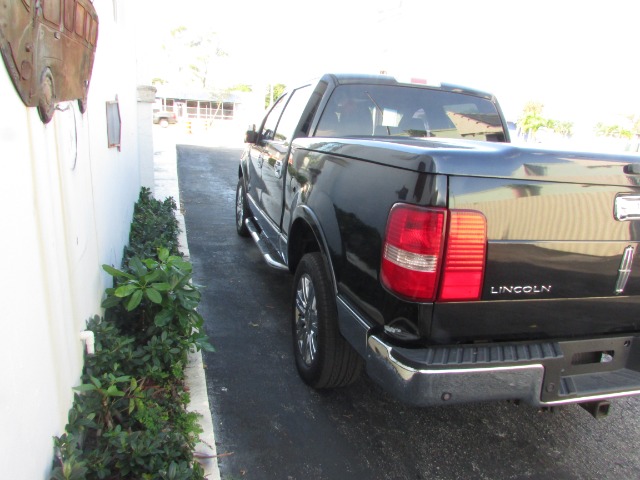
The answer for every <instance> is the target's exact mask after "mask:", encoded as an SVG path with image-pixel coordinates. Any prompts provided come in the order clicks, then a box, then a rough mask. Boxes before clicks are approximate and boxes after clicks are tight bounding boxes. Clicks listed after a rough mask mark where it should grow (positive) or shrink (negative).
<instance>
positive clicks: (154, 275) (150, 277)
mask: <svg viewBox="0 0 640 480" xmlns="http://www.w3.org/2000/svg"><path fill="white" fill-rule="evenodd" d="M160 275H162V272H161V271H160V270H153V271H152V272H151V273H149V274H147V275H145V276H144V281H145V282H146V283H147V284H149V283H152V282H155V281H156V280H157V279H158V277H159V276H160Z"/></svg>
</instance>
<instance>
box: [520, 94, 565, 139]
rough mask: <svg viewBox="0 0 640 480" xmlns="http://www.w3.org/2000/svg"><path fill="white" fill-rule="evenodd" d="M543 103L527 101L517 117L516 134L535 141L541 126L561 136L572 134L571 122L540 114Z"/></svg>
mask: <svg viewBox="0 0 640 480" xmlns="http://www.w3.org/2000/svg"><path fill="white" fill-rule="evenodd" d="M543 109H544V105H543V104H542V103H540V102H528V103H527V104H526V105H525V106H524V109H523V111H522V116H521V117H520V118H519V119H518V122H517V124H518V135H519V136H520V135H524V136H525V138H526V139H527V140H528V141H535V139H536V134H537V133H538V130H540V129H541V128H549V129H551V130H553V131H554V132H555V133H557V134H559V135H562V136H563V137H570V136H571V135H572V134H573V123H572V122H565V121H560V120H554V119H551V118H547V117H545V116H544V115H543V114H542V110H543Z"/></svg>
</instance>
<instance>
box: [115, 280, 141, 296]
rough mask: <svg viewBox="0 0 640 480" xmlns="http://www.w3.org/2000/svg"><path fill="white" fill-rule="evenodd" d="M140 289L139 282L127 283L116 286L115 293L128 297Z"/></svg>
mask: <svg viewBox="0 0 640 480" xmlns="http://www.w3.org/2000/svg"><path fill="white" fill-rule="evenodd" d="M138 289H140V285H138V284H137V283H125V284H124V285H120V286H119V287H118V288H116V292H115V295H116V297H120V298H124V297H128V296H129V295H131V294H132V293H133V292H135V291H136V290H138Z"/></svg>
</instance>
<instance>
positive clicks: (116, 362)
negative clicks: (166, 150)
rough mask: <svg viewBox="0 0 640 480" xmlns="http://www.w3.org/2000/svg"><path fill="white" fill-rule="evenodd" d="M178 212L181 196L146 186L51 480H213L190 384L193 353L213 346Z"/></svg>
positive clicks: (94, 327)
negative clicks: (162, 195)
mask: <svg viewBox="0 0 640 480" xmlns="http://www.w3.org/2000/svg"><path fill="white" fill-rule="evenodd" d="M174 212H175V202H173V199H167V200H165V201H164V202H159V201H157V200H154V199H153V198H151V197H150V192H149V191H148V190H147V189H142V191H141V193H140V199H139V201H138V204H136V209H135V213H134V221H133V223H132V227H131V236H130V245H129V247H128V248H127V249H126V250H125V259H124V260H123V266H122V269H116V268H114V267H111V266H108V265H104V266H103V268H104V270H105V271H107V272H108V273H109V274H111V275H112V276H113V278H114V287H113V288H108V289H107V290H106V298H105V300H104V301H103V307H104V308H105V309H106V311H105V318H104V319H101V318H99V317H97V316H96V317H94V318H93V319H91V320H89V322H88V323H87V329H89V330H91V331H93V332H94V335H95V340H96V343H95V354H93V355H85V365H84V370H83V375H82V379H81V380H82V381H81V384H80V385H79V386H78V387H76V388H75V389H74V390H75V391H76V393H75V397H74V403H73V406H72V408H71V410H70V411H69V422H68V424H67V426H66V432H65V433H64V434H63V435H61V436H60V437H56V438H54V447H55V452H56V460H55V463H54V469H53V472H52V476H51V478H52V479H56V480H63V479H64V480H72V479H73V480H75V479H85V478H86V479H116V478H117V479H172V480H175V479H202V478H204V472H203V470H202V467H201V466H200V465H199V464H198V463H197V461H195V460H194V457H193V450H194V448H195V444H196V443H197V441H198V434H199V433H200V432H201V429H200V426H199V423H198V418H197V415H196V414H195V413H192V412H187V411H186V407H187V405H188V403H189V395H188V393H187V392H186V391H185V388H184V384H183V381H184V367H185V366H186V364H187V359H188V353H189V351H190V350H199V349H206V350H212V349H213V348H212V347H211V345H210V344H209V342H208V340H207V337H206V335H204V334H203V333H202V332H201V329H202V324H203V319H202V317H201V316H200V314H199V313H198V312H197V311H196V307H197V305H198V303H199V301H200V292H199V287H198V286H197V285H193V284H192V282H191V275H192V267H191V264H190V263H189V262H186V261H184V260H183V259H182V257H181V256H179V255H178V254H177V245H178V242H177V234H178V230H177V222H175V216H174ZM174 222H175V223H174ZM158 229H160V230H162V234H159V233H158V232H159V230H158ZM167 232H169V233H170V235H168V233H167ZM149 235H151V236H153V237H152V238H148V236H149ZM165 235H168V236H165ZM159 238H162V242H164V244H158V241H157V240H158V239H159ZM165 245H168V246H165ZM150 249H153V254H152V255H150V254H149V251H150Z"/></svg>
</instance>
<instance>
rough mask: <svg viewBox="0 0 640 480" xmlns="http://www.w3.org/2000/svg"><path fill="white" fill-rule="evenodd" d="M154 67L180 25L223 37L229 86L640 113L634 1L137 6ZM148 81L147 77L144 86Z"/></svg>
mask: <svg viewBox="0 0 640 480" xmlns="http://www.w3.org/2000/svg"><path fill="white" fill-rule="evenodd" d="M135 4H136V6H137V9H136V8H134V9H133V12H132V14H133V15H141V16H143V17H144V18H145V21H144V22H141V23H140V28H139V31H138V48H139V52H143V53H144V56H145V58H146V59H147V60H146V65H147V68H145V69H142V70H143V73H142V75H143V76H144V75H146V73H145V72H147V70H148V71H150V70H152V69H153V68H154V66H156V67H157V66H158V65H160V64H161V63H162V62H163V61H166V57H165V58H163V57H162V53H158V52H160V49H159V47H160V46H161V44H162V43H163V41H164V40H163V38H166V32H168V31H170V30H171V29H173V28H176V27H178V26H184V27H186V28H187V29H194V30H196V29H200V30H206V31H212V32H216V33H217V37H218V38H219V41H220V47H221V48H222V49H223V50H224V51H225V52H227V53H228V59H227V60H226V66H225V68H224V70H225V72H220V73H219V76H220V78H221V81H222V79H226V78H227V77H228V78H230V79H231V80H235V79H237V83H245V84H250V85H264V84H266V83H269V82H272V83H284V84H286V85H288V86H291V85H293V84H295V83H297V82H299V81H304V80H307V79H309V78H312V77H314V76H317V75H320V74H322V73H326V72H353V73H378V72H380V71H381V70H384V71H387V72H388V73H389V74H391V75H397V76H402V77H407V78H408V77H420V78H426V79H427V80H429V81H441V82H447V83H454V84H459V85H464V86H468V87H472V88H476V89H480V90H485V91H488V92H490V93H493V94H495V95H496V96H497V98H498V100H499V102H500V104H501V105H502V108H503V110H504V112H505V115H506V116H507V118H508V119H510V120H516V119H517V118H518V116H519V115H520V114H521V112H522V108H523V106H524V105H525V103H526V102H528V101H537V102H541V103H543V104H544V114H545V115H546V116H548V117H551V118H554V119H556V120H567V121H574V122H580V121H585V120H586V119H591V118H599V119H601V121H605V122H606V121H608V119H609V118H612V117H615V116H616V115H621V114H633V113H635V114H638V115H640V88H639V85H638V84H639V83H640V82H639V81H640V55H639V53H638V44H639V43H640V42H639V40H640V38H639V37H640V35H639V34H638V32H639V31H640V28H639V27H640V2H639V1H638V0H609V1H606V2H604V1H600V0H586V1H585V0H583V1H575V0H553V1H552V0H536V1H530V2H523V1H521V0H491V1H489V0H487V1H484V2H482V1H478V0H473V1H472V0H454V1H443V0H439V1H433V0H386V1H382V0H367V1H360V0H351V1H350V0H323V1H317V2H314V1H304V0H295V1H294V0H271V1H269V2H264V1H261V2H254V1H251V0H247V1H244V2H243V1H238V0H231V1H228V0H225V1H221V0H181V1H180V2H175V1H172V2H170V1H169V0H135ZM141 80H143V81H144V78H142V79H141Z"/></svg>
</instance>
